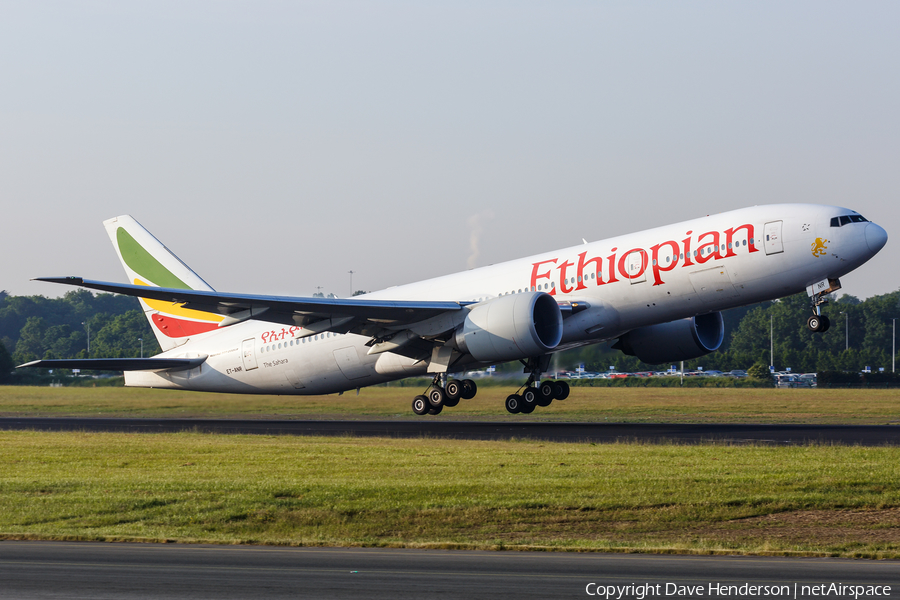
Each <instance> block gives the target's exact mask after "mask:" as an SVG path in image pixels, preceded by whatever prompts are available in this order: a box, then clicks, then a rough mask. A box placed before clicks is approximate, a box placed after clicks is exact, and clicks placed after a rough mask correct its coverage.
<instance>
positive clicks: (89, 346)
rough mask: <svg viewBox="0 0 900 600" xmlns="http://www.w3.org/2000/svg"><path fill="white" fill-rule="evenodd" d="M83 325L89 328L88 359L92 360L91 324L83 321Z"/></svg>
mask: <svg viewBox="0 0 900 600" xmlns="http://www.w3.org/2000/svg"><path fill="white" fill-rule="evenodd" d="M81 324H82V325H84V326H86V327H87V334H88V358H90V357H91V324H90V323H89V322H87V321H82V322H81Z"/></svg>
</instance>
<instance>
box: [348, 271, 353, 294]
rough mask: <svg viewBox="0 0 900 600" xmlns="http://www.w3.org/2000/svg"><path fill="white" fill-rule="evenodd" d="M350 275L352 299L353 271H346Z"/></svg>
mask: <svg viewBox="0 0 900 600" xmlns="http://www.w3.org/2000/svg"><path fill="white" fill-rule="evenodd" d="M347 272H348V273H350V296H349V297H350V298H352V297H353V271H347Z"/></svg>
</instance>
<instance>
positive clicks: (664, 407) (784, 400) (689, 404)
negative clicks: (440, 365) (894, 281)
mask: <svg viewBox="0 0 900 600" xmlns="http://www.w3.org/2000/svg"><path fill="white" fill-rule="evenodd" d="M513 391H514V390H513V388H507V387H482V388H481V389H480V390H479V392H478V396H477V397H476V398H474V399H473V400H463V401H461V402H460V404H459V406H457V407H455V408H452V409H446V410H445V411H444V412H443V413H442V414H440V415H437V416H436V417H434V416H433V417H424V418H430V419H444V420H448V419H486V418H490V419H496V420H511V421H609V422H658V423H751V422H752V423H847V424H888V423H897V424H900V390H896V389H895V390H840V389H828V390H826V389H822V390H817V389H812V390H792V389H760V388H744V389H740V388H692V389H675V388H578V387H573V388H572V392H571V395H570V396H569V398H568V399H566V400H564V401H561V402H559V401H557V402H554V403H553V404H552V405H551V406H550V407H548V408H544V409H541V408H538V409H537V410H536V411H535V412H534V413H532V414H531V415H510V414H508V413H507V412H506V410H505V409H504V408H503V400H504V399H505V398H506V396H507V395H508V394H510V393H512V392H513ZM416 393H420V391H419V390H418V389H416V388H408V387H407V388H399V387H373V388H365V389H363V390H362V391H361V392H360V394H359V396H356V394H355V393H354V392H348V393H346V394H344V395H342V396H337V395H331V396H244V395H232V394H208V393H200V392H181V391H171V390H149V389H131V388H49V387H13V386H5V387H0V416H26V415H28V416H107V417H115V416H122V417H125V416H128V417H218V418H237V417H240V418H280V419H373V418H377V419H413V418H423V417H416V416H415V415H414V414H413V413H412V410H411V408H410V403H411V401H412V397H413V396H414V395H415V394H416Z"/></svg>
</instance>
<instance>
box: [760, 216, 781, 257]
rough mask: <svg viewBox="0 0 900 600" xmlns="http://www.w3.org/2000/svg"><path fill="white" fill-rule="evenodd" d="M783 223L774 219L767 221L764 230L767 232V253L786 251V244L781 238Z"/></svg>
mask: <svg viewBox="0 0 900 600" xmlns="http://www.w3.org/2000/svg"><path fill="white" fill-rule="evenodd" d="M781 223H782V221H772V222H771V223H766V226H765V228H764V229H763V232H764V233H765V236H766V240H765V244H764V245H765V247H766V254H778V253H779V252H784V244H783V242H782V240H781Z"/></svg>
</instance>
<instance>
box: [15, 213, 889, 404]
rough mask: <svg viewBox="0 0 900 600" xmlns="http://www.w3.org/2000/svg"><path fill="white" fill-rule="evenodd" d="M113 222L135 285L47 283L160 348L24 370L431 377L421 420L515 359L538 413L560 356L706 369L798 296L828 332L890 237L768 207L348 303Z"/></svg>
mask: <svg viewBox="0 0 900 600" xmlns="http://www.w3.org/2000/svg"><path fill="white" fill-rule="evenodd" d="M104 226H105V228H106V231H107V233H108V235H109V238H110V240H111V241H112V243H113V246H114V247H115V249H116V252H117V254H118V256H119V259H120V260H121V262H122V266H123V267H124V268H125V272H126V274H127V277H128V280H129V282H130V283H128V284H119V283H111V282H103V281H94V280H88V279H83V278H81V277H44V278H38V280H39V281H47V282H52V283H60V284H66V285H74V286H79V287H83V288H87V289H91V290H98V291H103V292H112V293H116V294H125V295H129V296H135V297H137V298H138V299H139V300H140V303H141V307H142V309H143V311H144V313H145V315H146V317H147V319H148V320H149V322H150V324H151V327H152V329H153V332H154V333H155V335H156V338H157V340H158V341H159V344H160V347H161V348H162V353H161V354H159V355H157V356H154V357H151V358H140V359H139V358H125V359H58V360H38V361H33V362H30V363H27V364H25V365H21V367H45V368H73V369H75V368H77V369H107V370H118V371H124V374H125V385H126V386H134V387H153V388H175V389H185V390H202V391H210V392H231V393H245V394H298V395H313V394H332V393H343V392H345V391H349V390H353V389H356V390H357V392H358V391H359V389H360V388H362V387H366V386H370V385H375V384H379V383H384V382H389V381H394V380H398V379H403V378H407V377H417V376H418V377H421V376H429V375H430V376H432V377H433V379H432V382H431V384H430V385H429V386H428V388H427V389H426V390H425V393H423V394H419V395H416V396H415V398H414V399H413V402H412V408H413V412H415V413H416V414H417V415H426V414H431V415H436V414H439V413H440V412H441V411H442V410H443V409H444V408H445V407H448V408H449V407H453V406H456V405H457V404H458V403H459V402H460V400H461V399H464V400H468V399H471V398H473V397H474V396H475V394H476V393H477V385H476V384H475V382H474V381H472V380H471V379H462V380H460V379H458V378H457V374H459V373H464V372H465V371H468V370H470V369H477V368H483V367H485V366H488V365H493V364H497V363H503V362H511V361H520V362H521V363H522V364H523V365H524V367H525V368H524V373H527V374H528V378H527V380H526V382H525V383H524V385H522V386H521V387H520V388H519V389H518V390H517V391H516V392H515V393H513V394H510V395H509V396H508V397H507V399H506V402H505V407H506V410H507V411H509V412H510V413H525V414H528V413H531V412H532V411H534V410H535V408H536V407H538V406H541V407H545V406H549V405H550V404H551V402H552V401H553V400H563V399H565V398H566V397H567V396H568V394H569V388H568V384H566V382H565V381H563V380H552V379H548V380H545V381H540V379H541V376H542V374H543V373H545V372H547V371H548V369H549V365H550V359H551V356H552V354H553V353H555V352H559V351H562V350H567V349H570V348H576V347H579V346H584V345H588V344H597V343H600V342H610V341H613V340H615V342H614V344H613V347H614V348H618V349H620V350H621V351H623V352H624V353H626V354H628V355H632V356H636V357H638V358H639V359H640V360H642V361H643V362H645V363H650V364H660V363H672V362H676V361H679V360H687V359H691V358H697V357H700V356H703V355H705V354H708V353H710V352H713V351H715V350H716V349H718V348H719V347H720V345H721V344H722V341H723V339H724V335H725V331H724V324H723V320H722V314H721V311H723V310H726V309H729V308H734V307H737V306H742V305H747V304H752V303H757V302H761V301H765V300H775V299H778V298H782V297H785V296H788V295H791V294H795V293H798V292H802V291H804V290H806V292H807V294H808V296H809V298H810V309H811V315H810V317H809V319H808V321H807V326H808V327H809V329H810V330H811V331H813V332H824V331H827V330H828V328H829V326H830V323H829V320H828V318H827V317H826V316H824V315H823V314H822V305H823V304H825V303H826V302H827V300H828V296H827V295H828V294H831V293H833V292H835V291H836V290H838V289H840V288H841V283H840V277H841V276H843V275H845V274H847V273H849V272H851V271H853V270H854V269H856V268H857V267H859V266H860V265H862V264H863V263H865V262H866V261H867V260H869V259H870V258H872V257H873V256H874V255H875V254H876V253H877V252H878V251H879V250H881V248H883V247H884V245H885V243H887V237H888V236H887V233H886V232H885V230H884V229H883V228H881V227H880V226H878V225H876V224H875V223H872V222H870V221H868V220H867V219H865V218H864V217H863V216H862V215H860V214H859V213H857V212H855V211H853V210H849V209H846V208H840V207H835V206H823V205H813V204H772V205H763V206H755V207H751V208H744V209H740V210H734V211H730V212H725V213H721V214H717V215H710V216H706V217H703V218H699V219H694V220H690V221H685V222H682V223H677V224H674V225H668V226H664V227H657V228H655V229H649V230H646V231H641V232H637V233H630V234H627V235H621V236H618V237H614V238H611V239H607V240H601V241H598V242H592V243H587V242H585V243H584V244H583V245H578V246H573V247H570V248H564V249H562V250H555V251H553V252H545V253H543V254H538V255H535V256H530V257H527V258H521V259H518V260H512V261H509V262H505V263H501V264H496V265H491V266H487V267H481V268H477V269H472V270H468V271H465V272H461V273H455V274H452V275H446V276H442V277H437V278H434V279H428V280H425V281H420V282H417V283H410V284H407V285H401V286H396V287H392V288H388V289H385V290H381V291H377V292H374V293H368V294H364V295H360V296H356V297H353V298H346V299H341V298H318V297H313V298H307V297H284V296H263V295H252V294H229V293H220V292H217V291H215V290H213V288H212V287H210V286H209V284H207V283H206V282H205V281H204V280H203V279H201V278H200V276H199V275H197V274H196V273H194V271H192V270H191V269H190V268H189V267H188V266H187V265H185V264H184V263H183V262H182V261H181V260H180V259H178V257H176V256H175V255H174V254H173V253H172V252H171V251H170V250H169V249H168V248H167V247H166V246H164V245H163V244H162V243H161V242H160V241H159V240H157V239H156V238H155V237H154V236H153V235H152V234H151V233H150V232H149V231H147V230H146V229H145V228H144V227H143V226H141V225H140V224H139V223H138V222H137V221H136V220H135V219H133V218H132V217H130V216H120V217H116V218H113V219H110V220H108V221H105V222H104Z"/></svg>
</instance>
